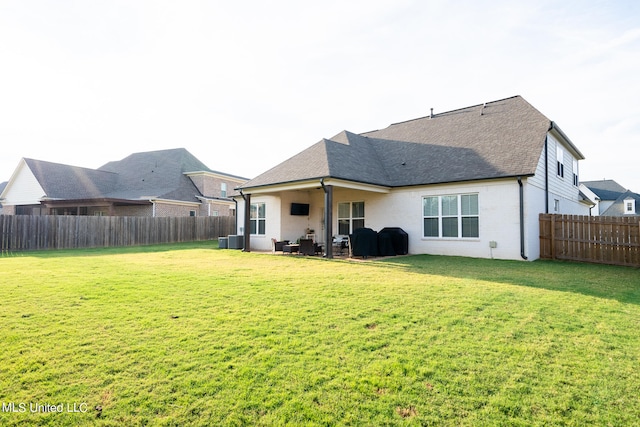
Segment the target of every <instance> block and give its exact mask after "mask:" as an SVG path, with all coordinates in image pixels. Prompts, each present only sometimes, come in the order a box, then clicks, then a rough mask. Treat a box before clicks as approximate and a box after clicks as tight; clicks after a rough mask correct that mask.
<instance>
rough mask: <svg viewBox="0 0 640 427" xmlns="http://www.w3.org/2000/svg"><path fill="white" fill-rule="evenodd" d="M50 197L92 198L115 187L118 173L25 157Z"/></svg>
mask: <svg viewBox="0 0 640 427" xmlns="http://www.w3.org/2000/svg"><path fill="white" fill-rule="evenodd" d="M24 161H25V163H26V164H27V166H28V167H29V169H30V170H31V172H32V173H33V175H34V176H35V177H36V179H37V180H38V182H39V183H40V185H41V186H42V189H43V190H44V192H45V194H46V195H47V197H48V198H50V199H91V198H97V197H103V195H104V194H106V193H109V192H111V191H113V190H114V189H115V185H116V182H117V175H116V174H113V173H109V172H105V171H98V170H95V169H88V168H81V167H78V166H69V165H64V164H61V163H53V162H45V161H43V160H35V159H24Z"/></svg>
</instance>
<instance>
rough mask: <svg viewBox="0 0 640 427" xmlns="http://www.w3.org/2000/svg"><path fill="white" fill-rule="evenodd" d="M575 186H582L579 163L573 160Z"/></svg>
mask: <svg viewBox="0 0 640 427" xmlns="http://www.w3.org/2000/svg"><path fill="white" fill-rule="evenodd" d="M573 185H575V186H576V187H577V186H579V185H580V180H579V178H578V161H577V160H576V159H573Z"/></svg>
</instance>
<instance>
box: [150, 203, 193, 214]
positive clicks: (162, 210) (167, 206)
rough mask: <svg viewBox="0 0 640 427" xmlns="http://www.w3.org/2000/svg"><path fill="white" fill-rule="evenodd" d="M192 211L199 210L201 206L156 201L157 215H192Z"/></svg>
mask: <svg viewBox="0 0 640 427" xmlns="http://www.w3.org/2000/svg"><path fill="white" fill-rule="evenodd" d="M190 211H196V215H197V213H198V211H199V206H182V205H174V204H171V203H161V202H156V216H158V217H159V216H190V215H189V212H190Z"/></svg>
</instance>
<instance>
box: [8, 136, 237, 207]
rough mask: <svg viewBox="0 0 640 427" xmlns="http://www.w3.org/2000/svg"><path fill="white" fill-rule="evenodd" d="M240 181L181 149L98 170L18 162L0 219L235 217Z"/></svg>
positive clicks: (152, 153) (137, 156) (131, 158)
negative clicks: (235, 196) (235, 192)
mask: <svg viewBox="0 0 640 427" xmlns="http://www.w3.org/2000/svg"><path fill="white" fill-rule="evenodd" d="M244 182H246V179H245V178H241V177H238V176H235V175H230V174H226V173H222V172H216V171H213V170H211V169H209V168H208V167H207V166H206V165H205V164H204V163H202V162H201V161H199V160H198V159H197V158H195V157H194V156H193V155H192V154H191V153H189V152H188V151H187V150H185V149H184V148H177V149H172V150H160V151H150V152H144V153H135V154H131V155H130V156H128V157H125V158H124V159H122V160H119V161H114V162H109V163H107V164H105V165H104V166H102V167H100V168H98V169H88V168H81V167H76V166H69V165H64V164H60V163H51V162H45V161H42V160H34V159H22V160H21V161H20V163H19V164H18V167H17V168H16V170H15V172H14V173H13V175H12V176H11V179H10V180H9V182H8V183H7V185H6V187H5V188H4V190H3V191H2V192H1V193H0V200H1V201H2V204H3V205H4V213H5V214H17V215H112V216H215V215H235V201H234V200H233V199H232V198H230V195H231V194H230V192H231V191H232V190H233V188H235V187H237V186H238V185H240V184H242V183H244Z"/></svg>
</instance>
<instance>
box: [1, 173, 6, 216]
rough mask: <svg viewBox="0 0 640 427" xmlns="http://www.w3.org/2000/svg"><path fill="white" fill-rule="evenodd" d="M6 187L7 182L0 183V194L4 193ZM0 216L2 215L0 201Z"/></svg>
mask: <svg viewBox="0 0 640 427" xmlns="http://www.w3.org/2000/svg"><path fill="white" fill-rule="evenodd" d="M6 186H7V182H6V181H5V182H0V194H2V192H3V191H4V187H6ZM0 215H2V199H0Z"/></svg>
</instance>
